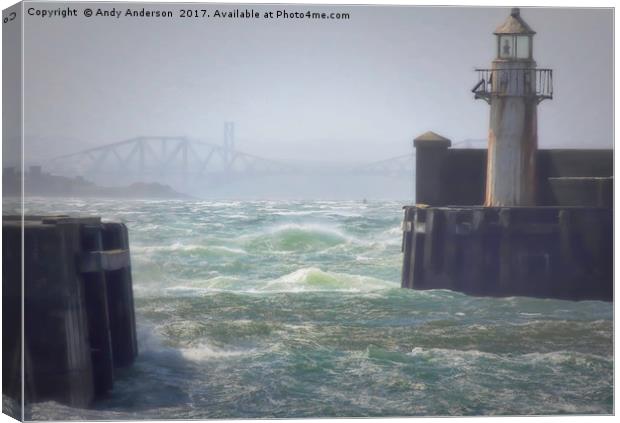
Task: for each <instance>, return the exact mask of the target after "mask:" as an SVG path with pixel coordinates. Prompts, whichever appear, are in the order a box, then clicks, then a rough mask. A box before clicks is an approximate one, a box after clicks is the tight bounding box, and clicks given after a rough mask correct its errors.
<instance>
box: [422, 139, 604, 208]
mask: <svg viewBox="0 0 620 423" xmlns="http://www.w3.org/2000/svg"><path fill="white" fill-rule="evenodd" d="M438 158H439V159H438ZM536 160H537V162H536V169H537V170H536V172H537V204H538V205H545V206H551V205H563V204H561V203H559V202H558V198H557V195H556V194H554V192H553V190H552V187H551V184H550V181H549V178H566V177H568V178H570V177H582V178H583V177H591V178H609V177H613V150H578V149H561V150H560V149H554V150H539V151H538V153H537V157H536ZM416 162H417V163H418V166H417V167H416V203H418V204H428V205H431V206H446V205H463V206H466V205H481V204H483V203H484V194H485V189H486V187H485V185H486V162H487V151H486V149H452V148H445V149H443V151H441V152H439V151H438V148H437V147H418V148H417V149H416ZM429 162H432V163H433V164H434V165H433V166H420V163H429ZM437 181H438V183H437ZM601 183H602V184H603V185H605V186H604V187H603V188H604V191H605V192H607V193H609V194H608V195H607V196H609V195H611V190H609V189H608V188H607V187H608V186H610V184H609V183H603V182H601ZM568 185H571V183H570V181H567V182H566V183H565V184H564V186H568ZM584 187H586V188H584ZM572 188H573V189H574V190H575V193H576V194H575V195H580V193H579V190H583V189H589V188H587V186H586V185H585V184H583V182H577V181H575V183H574V184H572ZM601 201H603V202H604V203H611V201H610V198H605V199H603V200H601ZM584 205H586V204H584ZM599 205H600V204H599Z"/></svg>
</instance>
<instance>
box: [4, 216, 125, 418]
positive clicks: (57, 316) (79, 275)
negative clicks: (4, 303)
mask: <svg viewBox="0 0 620 423" xmlns="http://www.w3.org/2000/svg"><path fill="white" fill-rule="evenodd" d="M22 227H23V236H24V249H23V277H24V278H23V281H24V288H23V289H24V349H23V351H22V350H21V342H18V341H20V339H19V337H16V338H15V339H14V340H10V342H8V344H7V343H6V342H5V343H4V345H3V347H4V352H5V353H6V352H7V351H9V352H10V353H11V354H10V356H9V357H7V356H6V355H5V357H4V359H5V361H4V363H3V365H8V364H7V363H14V362H15V361H17V357H19V356H21V354H23V356H24V366H25V374H24V375H23V377H24V379H23V380H24V385H25V386H24V392H25V402H26V403H30V402H38V401H46V400H54V401H58V402H61V403H64V404H68V405H71V406H76V407H85V406H87V405H89V404H90V403H91V402H92V400H93V399H94V398H95V397H96V396H99V395H103V394H105V393H106V392H107V391H109V390H110V389H111V388H112V386H113V382H114V369H115V368H118V367H121V366H126V365H129V364H131V363H132V362H133V360H134V358H135V357H136V355H137V342H136V332H135V316H134V307H133V293H132V280H131V268H130V261H129V243H128V234H127V228H126V227H125V225H123V224H121V223H102V222H101V220H100V219H99V218H68V217H38V216H32V217H26V220H24V221H23V223H22V220H21V217H16V218H11V217H5V218H4V221H3V238H4V239H5V240H11V241H14V240H17V239H20V238H21V231H22ZM17 245H18V244H16V243H13V242H11V243H9V244H8V245H7V244H5V248H4V250H3V269H2V270H3V288H4V289H5V291H6V292H8V293H10V294H12V293H14V292H17V291H18V290H20V289H21V277H20V276H21V272H22V257H21V254H20V253H21V252H18V251H16V247H17ZM14 296H15V295H10V296H9V297H10V298H12V297H14ZM13 308H15V309H19V308H18V307H10V308H9V309H8V313H10V314H11V315H14V314H15V310H13ZM3 310H4V313H5V315H4V316H3V318H4V322H7V317H9V316H8V315H7V314H6V313H7V309H6V308H4V309H3ZM20 320H21V316H20V318H19V319H16V320H13V319H11V320H10V321H11V324H12V327H11V328H10V330H12V331H17V332H16V333H18V332H19V333H21V325H20ZM16 328H17V329H16ZM7 359H9V361H6V360H7ZM12 366H13V365H12V364H11V365H10V366H9V367H11V368H10V370H11V371H10V372H9V373H8V374H7V373H5V378H4V379H5V380H4V381H3V387H6V388H8V391H5V393H6V394H7V395H9V396H10V397H11V398H14V399H17V398H19V393H17V392H16V387H17V386H19V385H20V383H19V379H16V376H19V372H16V371H14V369H13V368H12ZM20 378H21V377H20Z"/></svg>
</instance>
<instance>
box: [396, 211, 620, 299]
mask: <svg viewBox="0 0 620 423" xmlns="http://www.w3.org/2000/svg"><path fill="white" fill-rule="evenodd" d="M612 223H613V213H612V210H611V209H609V208H592V207H509V208H508V207H506V208H496V207H428V208H427V207H405V219H404V223H403V229H404V233H403V252H404V262H403V270H402V272H403V273H402V286H403V288H413V289H450V290H454V291H459V292H463V293H466V294H470V295H487V296H531V297H542V298H559V299H568V300H603V301H612V300H613V231H611V230H610V228H612Z"/></svg>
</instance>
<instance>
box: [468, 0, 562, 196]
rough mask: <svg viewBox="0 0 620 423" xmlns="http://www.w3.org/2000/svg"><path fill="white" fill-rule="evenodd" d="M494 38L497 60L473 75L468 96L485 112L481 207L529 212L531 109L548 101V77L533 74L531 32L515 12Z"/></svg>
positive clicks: (533, 146) (544, 72)
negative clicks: (520, 208) (485, 107)
mask: <svg viewBox="0 0 620 423" xmlns="http://www.w3.org/2000/svg"><path fill="white" fill-rule="evenodd" d="M494 34H495V36H496V37H497V56H496V58H495V59H494V60H493V63H492V66H491V69H476V71H477V72H478V78H479V79H478V83H477V84H476V86H475V87H474V88H473V90H472V91H473V92H474V95H475V98H477V99H483V100H485V101H486V102H487V103H489V104H490V106H491V114H490V121H489V139H488V143H489V145H488V158H487V183H486V195H485V206H489V207H498V206H534V205H536V150H537V148H538V135H537V106H538V103H540V102H541V101H542V100H544V99H551V98H552V97H553V87H552V71H551V69H538V68H536V62H535V61H534V58H533V55H532V52H533V38H534V34H536V32H535V31H534V30H532V28H530V26H529V25H528V24H527V23H526V22H525V21H524V20H523V18H522V17H521V13H520V10H519V9H518V8H513V9H512V10H511V13H510V16H509V17H508V18H507V19H506V21H505V22H504V23H503V24H502V25H500V26H499V27H498V28H497V29H496V30H495V32H494Z"/></svg>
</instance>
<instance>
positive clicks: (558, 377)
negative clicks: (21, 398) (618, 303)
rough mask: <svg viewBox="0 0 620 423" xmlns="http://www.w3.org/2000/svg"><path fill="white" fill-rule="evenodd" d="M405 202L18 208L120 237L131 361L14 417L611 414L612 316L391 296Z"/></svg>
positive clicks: (458, 298) (49, 203) (596, 310)
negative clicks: (128, 270) (66, 400)
mask: <svg viewBox="0 0 620 423" xmlns="http://www.w3.org/2000/svg"><path fill="white" fill-rule="evenodd" d="M406 203H407V202H406V201H369V202H362V201H228V200H226V201H199V200H190V201H180V200H162V201H155V200H110V199H107V200H98V199H71V198H54V199H50V198H28V199H27V204H26V213H28V214H59V213H64V214H71V215H95V216H101V217H103V218H104V219H105V220H113V221H122V222H124V223H126V224H127V226H128V228H129V236H130V246H131V265H132V274H133V288H134V296H135V307H136V319H137V332H138V344H139V355H138V358H137V359H136V362H135V364H134V365H133V366H131V367H129V368H126V369H120V370H118V371H117V372H116V381H115V384H114V388H113V390H112V391H111V392H110V393H109V395H108V396H107V397H105V398H102V399H100V400H98V401H97V402H96V403H95V404H94V405H93V407H92V408H90V409H78V408H71V407H67V406H65V405H62V404H58V403H55V402H43V403H38V404H33V405H29V406H28V407H27V410H26V418H28V419H37V420H47V419H59V420H72V419H80V420H87V419H97V420H106V419H116V420H118V419H121V420H133V419H149V420H154V419H220V418H221V419H237V418H305V417H317V418H319V417H345V416H347V417H393V416H480V415H554V414H611V413H613V411H614V409H613V364H614V363H613V305H612V304H611V303H606V302H598V301H582V302H570V301H559V300H550V299H534V298H519V297H510V298H477V297H471V296H467V295H463V294H461V293H457V292H451V291H446V290H429V291H414V290H408V289H401V288H400V272H401V263H402V253H401V235H402V234H401V229H400V225H401V220H402V206H403V205H404V204H406Z"/></svg>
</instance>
